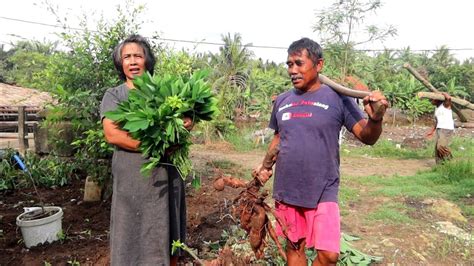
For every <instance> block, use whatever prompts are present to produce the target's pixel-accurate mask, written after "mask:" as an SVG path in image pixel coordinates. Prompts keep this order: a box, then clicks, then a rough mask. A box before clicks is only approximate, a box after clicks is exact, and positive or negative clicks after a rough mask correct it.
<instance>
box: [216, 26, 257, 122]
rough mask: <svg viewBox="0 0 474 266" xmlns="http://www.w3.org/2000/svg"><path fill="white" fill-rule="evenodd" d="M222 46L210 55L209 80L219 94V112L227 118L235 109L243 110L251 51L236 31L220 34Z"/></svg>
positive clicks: (229, 117)
mask: <svg viewBox="0 0 474 266" xmlns="http://www.w3.org/2000/svg"><path fill="white" fill-rule="evenodd" d="M222 40H223V41H224V46H222V47H220V48H219V53H218V54H214V55H211V65H213V69H214V71H213V74H212V77H211V81H212V83H213V88H214V90H216V91H217V93H218V94H219V98H218V99H219V104H220V105H221V108H222V109H221V110H223V111H222V112H221V114H222V115H224V116H225V117H226V118H227V119H233V118H234V117H235V111H236V110H241V111H240V112H245V104H246V100H248V97H246V94H245V93H246V90H247V89H248V84H247V80H248V77H249V74H250V64H249V63H250V58H251V57H252V55H253V53H252V52H251V51H250V50H248V45H243V44H242V37H241V36H240V34H238V33H236V34H234V36H233V37H232V36H231V35H230V33H228V34H227V35H222Z"/></svg>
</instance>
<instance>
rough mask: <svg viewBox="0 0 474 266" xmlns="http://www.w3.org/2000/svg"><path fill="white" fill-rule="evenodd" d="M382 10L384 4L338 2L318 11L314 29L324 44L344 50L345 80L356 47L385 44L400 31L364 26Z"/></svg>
mask: <svg viewBox="0 0 474 266" xmlns="http://www.w3.org/2000/svg"><path fill="white" fill-rule="evenodd" d="M381 6H382V4H381V2H380V0H368V1H367V2H362V1H360V0H337V1H336V2H335V3H333V4H332V5H331V6H330V7H329V8H326V9H322V10H320V11H317V13H316V18H317V23H316V24H315V25H314V26H313V30H314V32H318V33H319V34H320V36H322V38H321V40H322V43H324V44H325V45H327V44H335V45H336V46H333V49H335V50H337V49H341V50H342V55H341V57H340V58H339V60H338V61H339V62H337V63H340V65H341V66H342V69H341V75H342V76H345V75H346V74H347V72H348V69H349V68H350V66H349V65H348V64H349V63H348V62H353V60H350V59H351V58H350V56H351V54H352V53H353V51H354V47H356V46H357V45H360V44H364V43H369V42H374V41H384V40H385V39H386V38H387V37H390V36H395V35H396V34H397V30H396V29H395V27H394V26H391V25H389V26H388V27H387V28H379V27H378V26H376V25H365V24H364V21H365V19H366V17H367V15H368V14H370V13H375V11H376V10H377V9H379V8H380V7H381ZM363 26H365V27H364V29H363V31H360V30H359V28H361V27H363ZM355 33H357V34H355ZM356 37H358V38H357V39H356Z"/></svg>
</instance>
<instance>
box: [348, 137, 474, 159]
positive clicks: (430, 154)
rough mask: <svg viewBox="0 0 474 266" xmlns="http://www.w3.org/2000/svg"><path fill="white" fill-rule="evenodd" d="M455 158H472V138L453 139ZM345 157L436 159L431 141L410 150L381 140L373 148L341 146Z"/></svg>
mask: <svg viewBox="0 0 474 266" xmlns="http://www.w3.org/2000/svg"><path fill="white" fill-rule="evenodd" d="M450 147H451V150H452V153H453V157H454V158H467V157H468V156H471V157H472V154H473V151H474V140H473V139H472V138H467V137H465V138H460V137H455V138H453V140H452V142H451V144H450ZM341 154H342V155H343V156H361V155H368V156H371V157H388V158H400V159H424V158H434V141H433V140H430V141H428V142H427V145H426V146H425V147H424V148H419V149H409V148H404V147H400V148H399V147H397V143H395V142H393V141H389V140H386V139H380V140H379V141H377V143H376V144H375V145H373V146H369V145H364V146H362V147H356V148H354V147H349V146H347V145H345V144H343V145H342V146H341Z"/></svg>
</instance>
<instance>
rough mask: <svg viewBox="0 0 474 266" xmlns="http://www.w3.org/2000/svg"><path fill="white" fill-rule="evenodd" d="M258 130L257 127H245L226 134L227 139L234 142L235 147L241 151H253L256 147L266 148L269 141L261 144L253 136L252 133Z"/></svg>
mask: <svg viewBox="0 0 474 266" xmlns="http://www.w3.org/2000/svg"><path fill="white" fill-rule="evenodd" d="M256 130H258V129H257V128H255V127H243V128H239V129H237V130H236V131H232V132H229V133H227V134H226V135H225V140H227V141H228V142H230V143H232V145H233V146H234V148H235V149H236V150H237V151H240V152H246V151H252V150H255V149H263V150H266V149H267V147H268V144H269V143H265V144H261V143H258V142H255V140H254V139H253V138H252V137H251V136H252V133H253V132H255V131H256Z"/></svg>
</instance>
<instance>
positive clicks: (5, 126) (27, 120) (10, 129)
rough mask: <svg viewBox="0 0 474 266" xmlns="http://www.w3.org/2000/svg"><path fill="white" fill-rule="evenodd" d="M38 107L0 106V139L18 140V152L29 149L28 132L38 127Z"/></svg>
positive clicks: (29, 137)
mask: <svg viewBox="0 0 474 266" xmlns="http://www.w3.org/2000/svg"><path fill="white" fill-rule="evenodd" d="M39 110H40V108H39V107H38V106H0V138H18V142H19V150H20V152H24V151H25V150H26V149H28V148H29V145H28V139H31V138H34V136H29V135H28V133H29V132H31V133H32V132H34V127H35V126H37V125H38V121H39V116H38V112H39Z"/></svg>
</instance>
